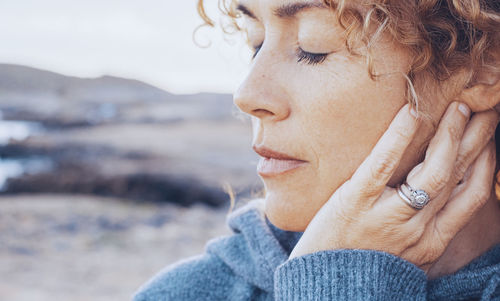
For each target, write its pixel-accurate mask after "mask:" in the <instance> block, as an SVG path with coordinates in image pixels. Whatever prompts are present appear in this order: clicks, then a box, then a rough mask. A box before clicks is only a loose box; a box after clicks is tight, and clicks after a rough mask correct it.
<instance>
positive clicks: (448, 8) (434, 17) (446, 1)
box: [197, 0, 500, 105]
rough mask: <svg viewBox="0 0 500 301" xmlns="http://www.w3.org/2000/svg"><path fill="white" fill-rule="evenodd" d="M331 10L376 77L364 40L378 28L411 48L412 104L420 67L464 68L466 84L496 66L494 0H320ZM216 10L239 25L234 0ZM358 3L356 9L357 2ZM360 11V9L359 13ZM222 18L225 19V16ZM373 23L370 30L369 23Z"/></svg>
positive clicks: (498, 9)
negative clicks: (358, 44) (359, 45)
mask: <svg viewBox="0 0 500 301" xmlns="http://www.w3.org/2000/svg"><path fill="white" fill-rule="evenodd" d="M323 2H324V4H326V5H328V6H330V7H331V8H332V9H334V11H335V12H336V16H337V19H338V21H339V23H340V24H341V26H342V27H344V29H345V30H346V34H347V39H346V46H347V49H348V50H349V51H351V53H355V50H354V48H353V45H354V43H356V42H358V41H362V42H363V43H364V44H365V46H367V47H366V49H368V54H367V56H366V60H367V68H368V72H369V74H370V76H371V77H372V78H376V77H377V74H376V72H375V70H374V68H373V61H372V58H371V56H370V51H369V50H370V45H372V43H373V42H374V41H375V40H376V39H377V38H379V36H380V34H381V33H382V32H389V33H390V34H391V35H392V37H394V39H395V40H396V41H397V42H399V43H400V44H401V45H403V46H405V47H407V48H408V49H409V50H410V51H411V53H412V54H413V61H412V63H411V67H410V71H409V73H408V74H407V77H408V87H407V97H408V100H409V101H410V103H412V104H414V105H416V104H417V100H418V96H417V95H416V93H415V90H414V89H413V84H412V83H413V81H414V80H415V78H416V77H417V76H419V74H421V73H423V72H427V73H431V74H432V75H433V76H434V78H436V79H438V80H445V79H447V78H449V77H450V76H451V74H453V73H454V72H455V71H457V70H458V69H464V70H466V71H468V81H467V84H468V85H470V84H473V83H476V82H477V80H478V77H477V76H478V74H479V73H480V72H482V71H485V69H488V71H489V72H500V66H498V61H496V60H495V59H494V58H495V57H496V56H497V55H498V52H499V51H500V2H499V1H498V0H371V1H359V0H358V1H346V0H338V1H332V0H323ZM218 5H219V9H220V11H221V12H222V13H223V15H224V16H226V17H228V20H229V22H225V23H224V22H223V23H221V25H222V29H223V30H224V32H225V33H234V32H238V31H241V28H240V27H239V26H238V24H237V22H236V19H237V18H238V17H239V16H240V15H239V13H238V11H237V10H236V5H237V1H236V0H218ZM360 6H361V7H362V8H363V9H361V10H360V9H359V7H360ZM197 8H198V13H199V15H200V16H201V17H202V19H203V20H204V21H205V24H203V25H208V26H211V27H214V26H215V22H214V21H213V20H212V19H210V17H209V16H208V15H207V14H206V12H205V8H204V0H198V5H197ZM361 11H362V12H363V13H361ZM226 21H227V20H226ZM373 24H376V30H375V31H373V30H372V29H371V28H372V25H373Z"/></svg>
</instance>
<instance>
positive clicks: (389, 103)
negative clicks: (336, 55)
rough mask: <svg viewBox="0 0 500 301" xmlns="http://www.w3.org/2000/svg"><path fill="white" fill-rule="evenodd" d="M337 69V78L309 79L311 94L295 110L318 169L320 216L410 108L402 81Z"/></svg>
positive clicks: (320, 76) (305, 94) (353, 69)
mask: <svg viewBox="0 0 500 301" xmlns="http://www.w3.org/2000/svg"><path fill="white" fill-rule="evenodd" d="M342 67H344V68H342ZM336 68H338V69H337V70H335V76H328V74H325V73H321V72H317V73H316V74H315V75H313V74H311V76H310V77H309V80H308V81H307V85H306V86H308V87H310V89H306V90H302V92H301V93H302V96H301V97H299V98H297V99H298V100H297V101H296V103H295V104H294V106H295V107H294V108H293V109H295V110H296V112H297V118H298V119H299V120H300V123H301V129H302V133H300V137H301V138H300V139H302V140H303V142H302V144H303V145H305V146H307V147H308V148H309V151H308V153H309V155H310V159H311V160H312V161H313V164H312V168H314V169H315V174H314V177H315V182H314V183H313V185H314V186H315V187H314V191H315V193H316V196H315V200H316V201H317V207H318V208H314V209H318V210H319V207H320V206H321V205H323V204H324V202H326V201H327V200H328V198H329V197H330V196H331V194H332V193H333V192H334V191H335V190H336V189H337V188H338V187H339V186H340V185H341V184H342V183H344V182H345V181H346V180H347V179H349V178H350V177H351V175H352V174H353V172H354V171H355V169H356V168H357V167H358V166H359V165H360V164H361V162H362V161H363V160H364V159H365V158H366V156H367V155H368V154H369V153H370V151H371V149H372V148H373V146H374V145H375V144H376V142H377V141H378V139H379V138H380V137H381V136H382V134H383V133H384V132H385V130H386V129H387V127H388V126H389V124H390V122H391V121H392V119H393V118H394V116H395V115H396V113H397V112H398V110H399V109H400V108H401V107H402V106H403V105H404V104H405V103H406V99H405V97H404V96H405V89H406V85H405V81H404V79H403V78H402V77H399V76H393V77H389V76H387V77H385V78H384V79H379V80H378V81H376V82H375V81H372V80H371V79H370V78H369V76H368V74H367V72H366V66H365V65H364V64H362V66H355V67H353V66H352V65H350V66H349V68H347V66H343V65H337V67H336ZM347 70H348V72H347ZM330 72H331V71H330ZM329 74H331V73H329ZM339 74H340V75H339ZM328 79H329V80H328ZM296 93H297V94H296V95H300V94H299V93H300V92H299V91H298V90H297V91H296ZM293 109H292V110H293Z"/></svg>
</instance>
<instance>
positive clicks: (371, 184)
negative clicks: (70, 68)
mask: <svg viewBox="0 0 500 301" xmlns="http://www.w3.org/2000/svg"><path fill="white" fill-rule="evenodd" d="M418 124H419V122H418V118H417V117H416V113H415V111H412V110H411V109H410V106H409V105H408V104H407V105H405V106H403V107H402V108H401V110H399V112H398V113H397V114H396V117H394V120H393V121H392V122H391V124H390V125H389V128H388V129H387V131H386V132H385V133H384V134H383V135H382V137H381V138H380V140H379V141H378V142H377V144H376V145H375V147H374V148H373V150H372V151H371V153H370V155H368V157H367V158H366V159H365V160H364V161H363V163H361V165H360V166H359V168H358V169H357V170H356V172H355V173H354V175H353V176H352V177H351V181H350V183H349V186H348V187H347V189H346V190H347V191H348V193H349V194H350V195H351V196H354V197H353V199H358V200H362V201H363V202H364V203H365V202H366V201H368V202H374V201H375V200H376V199H377V198H378V197H379V196H380V194H381V193H382V192H383V191H384V189H385V186H386V184H387V182H388V181H389V179H390V177H391V176H392V174H393V173H394V171H395V169H396V167H397V166H398V165H399V162H400V160H401V157H402V156H403V153H404V152H405V150H406V148H407V147H408V145H409V144H410V142H411V141H412V139H413V136H414V135H415V133H416V131H417V129H418ZM356 194H357V196H356Z"/></svg>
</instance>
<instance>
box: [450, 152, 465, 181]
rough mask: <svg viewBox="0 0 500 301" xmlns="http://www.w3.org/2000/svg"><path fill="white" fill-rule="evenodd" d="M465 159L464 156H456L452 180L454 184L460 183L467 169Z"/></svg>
mask: <svg viewBox="0 0 500 301" xmlns="http://www.w3.org/2000/svg"><path fill="white" fill-rule="evenodd" d="M466 158H467V157H466V155H465V156H462V155H460V156H458V158H457V161H456V162H455V170H454V174H453V180H454V181H455V182H458V181H460V180H461V179H462V178H463V177H464V175H465V172H466V171H467V169H468V168H469V162H468V160H467V159H466Z"/></svg>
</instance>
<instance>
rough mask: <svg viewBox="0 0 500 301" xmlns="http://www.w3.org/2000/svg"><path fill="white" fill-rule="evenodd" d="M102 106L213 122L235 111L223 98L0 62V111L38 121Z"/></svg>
mask: <svg viewBox="0 0 500 301" xmlns="http://www.w3.org/2000/svg"><path fill="white" fill-rule="evenodd" d="M42 104H43V105H42ZM102 104H108V105H109V104H112V105H115V106H118V107H119V109H122V111H124V110H125V109H126V108H125V107H126V106H128V107H130V106H136V107H137V106H139V105H145V104H149V105H153V107H154V105H162V106H163V105H165V104H171V105H173V107H179V106H181V107H182V108H181V109H180V110H177V111H179V112H180V111H183V112H188V111H189V112H191V113H190V116H192V115H193V114H194V113H193V112H198V113H196V114H198V115H199V116H200V117H202V115H206V116H214V117H217V118H221V117H224V116H230V115H231V112H234V111H235V108H233V105H232V96H231V95H229V94H217V93H198V94H192V95H175V94H172V93H169V92H167V91H164V90H162V89H159V88H157V87H154V86H152V85H150V84H147V83H144V82H141V81H138V80H133V79H125V78H119V77H113V76H102V77H98V78H79V77H74V76H66V75H62V74H58V73H55V72H51V71H45V70H40V69H36V68H31V67H26V66H19V65H10V64H0V110H4V111H5V110H7V111H9V110H10V111H12V110H14V111H16V112H19V111H21V112H23V114H21V116H22V117H26V116H36V115H39V116H41V117H42V116H43V118H41V119H47V118H48V119H54V118H55V116H54V115H57V116H67V115H68V114H70V115H71V114H73V115H78V114H79V113H78V112H79V111H89V108H92V107H95V106H99V105H102ZM173 107H172V109H173ZM95 110H96V109H95V108H92V109H91V110H90V111H95ZM26 112H28V113H26ZM196 114H194V115H196ZM7 116H9V115H8V114H7ZM16 117H17V115H16V116H14V117H13V118H16ZM73 118H76V119H78V118H77V117H76V116H74V117H73ZM35 119H37V118H35Z"/></svg>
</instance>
